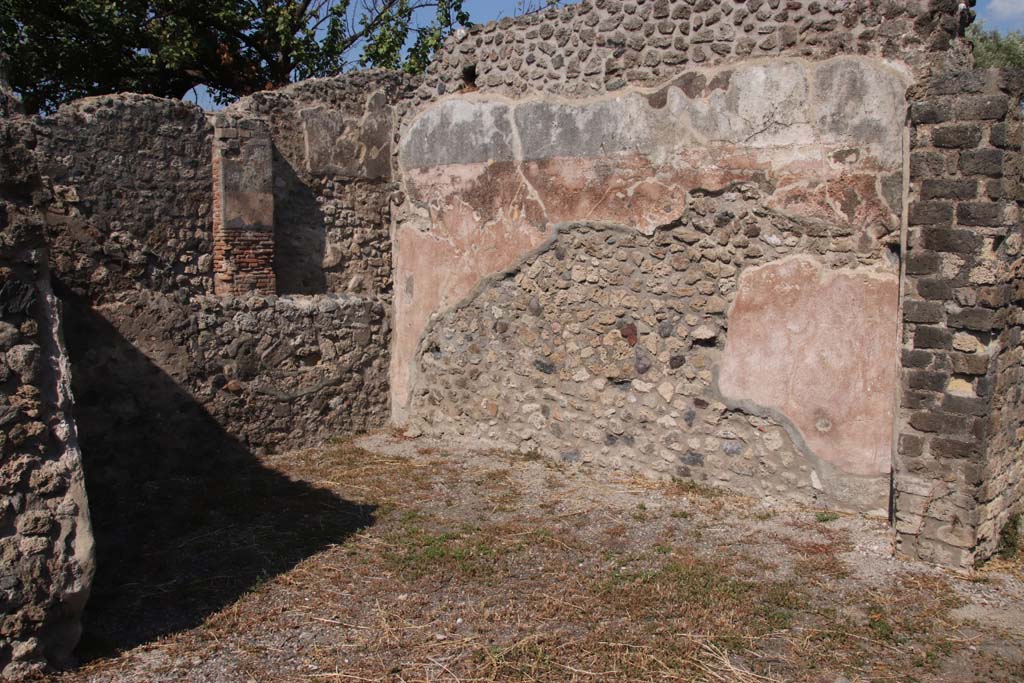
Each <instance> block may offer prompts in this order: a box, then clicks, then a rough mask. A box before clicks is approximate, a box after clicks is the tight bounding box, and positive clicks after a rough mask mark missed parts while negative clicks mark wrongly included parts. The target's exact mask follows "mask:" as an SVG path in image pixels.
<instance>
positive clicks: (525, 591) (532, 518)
mask: <svg viewBox="0 0 1024 683" xmlns="http://www.w3.org/2000/svg"><path fill="white" fill-rule="evenodd" d="M415 443H416V442H411V445H414V444H415ZM416 448H417V450H411V449H410V451H409V457H399V456H395V455H382V454H379V453H373V452H370V451H366V450H363V449H361V448H357V447H355V446H354V445H352V444H350V443H340V444H337V445H335V446H334V447H331V448H326V449H319V450H310V451H304V452H301V453H294V454H289V455H288V456H287V457H283V456H282V457H275V458H273V459H272V460H271V461H269V462H268V463H267V464H268V466H270V467H273V468H275V469H278V470H279V471H282V472H284V473H286V474H287V475H288V476H289V477H292V478H294V479H297V480H301V481H304V482H307V483H309V484H312V485H313V486H316V487H321V488H325V489H329V490H330V491H331V492H332V493H333V494H334V495H336V496H338V497H340V498H343V499H344V500H346V501H348V502H350V503H353V504H358V505H366V506H370V505H372V506H374V509H375V511H376V512H375V521H374V523H373V524H372V525H370V526H367V527H365V528H363V529H360V530H358V531H356V532H355V533H352V534H351V535H349V536H347V537H345V538H342V539H339V542H338V543H336V544H331V545H328V546H327V547H325V548H323V549H322V550H319V551H318V552H315V553H313V554H311V555H309V556H308V557H306V558H305V559H304V560H302V561H300V562H298V563H297V564H295V565H294V566H293V567H292V568H290V569H288V570H287V571H282V572H280V573H278V574H276V575H273V576H267V577H266V579H265V580H263V581H261V582H258V583H256V584H254V585H253V586H252V587H251V589H250V590H249V591H248V592H247V593H246V594H245V595H243V596H241V597H240V598H238V599H236V600H234V601H233V602H231V604H229V605H228V606H226V607H224V608H222V609H217V610H214V611H211V613H210V614H209V615H208V617H207V618H206V619H205V621H203V622H202V623H201V624H200V625H198V626H196V627H194V628H190V629H188V630H185V631H182V632H179V633H176V634H172V635H168V636H166V637H164V638H162V639H159V640H157V641H155V642H151V643H149V644H146V645H142V646H140V647H137V648H135V649H133V650H130V651H128V652H125V653H123V654H121V655H120V656H116V657H106V658H101V659H97V660H95V661H92V662H90V663H88V664H87V665H86V666H85V667H84V668H83V669H81V670H79V671H77V672H73V673H70V674H68V675H66V676H65V680H66V681H67V682H68V683H71V682H74V681H143V680H144V681H164V680H195V681H199V680H216V681H260V682H261V683H262V682H263V681H389V682H395V683H397V682H400V681H404V682H406V683H413V682H418V681H452V682H459V683H469V682H470V681H473V682H479V681H535V682H541V681H550V682H556V681H557V682H559V683H561V682H565V681H601V682H616V681H622V682H626V681H629V682H631V683H632V682H637V681H704V682H708V683H710V682H726V681H727V682H730V683H764V682H775V681H779V682H781V681H787V682H788V681H808V682H812V681H813V682H817V681H821V682H822V683H833V682H834V681H835V680H836V679H837V677H839V676H845V677H846V678H847V679H848V680H850V681H854V682H856V681H926V680H949V681H957V682H958V683H959V682H960V681H971V680H977V681H982V680H985V681H989V680H991V681H999V680H1003V681H1013V680H1024V664H1022V662H1024V653H1022V652H1021V651H1020V649H1018V650H1017V651H1016V655H1014V653H1010V655H1014V656H1017V655H1019V656H1020V658H1019V659H1016V660H1014V659H1013V658H1012V656H1011V657H1009V658H1007V657H1008V655H1007V653H1005V652H998V653H997V652H985V651H983V650H979V649H978V648H977V647H975V649H973V650H971V649H970V648H971V646H973V645H974V644H975V641H973V640H971V639H970V638H971V636H970V635H969V634H965V633H963V632H961V631H960V630H958V628H957V626H956V625H955V624H954V623H953V622H952V621H951V620H950V618H949V614H950V610H952V609H953V608H954V607H956V606H957V605H958V604H959V601H958V599H957V598H956V597H955V596H954V591H953V589H952V588H951V584H950V583H949V582H950V581H951V580H952V579H949V578H945V577H943V576H942V575H940V574H937V573H934V572H933V573H926V574H915V573H912V572H910V573H908V572H895V573H892V574H891V575H887V576H882V577H876V578H872V579H870V580H868V579H857V578H856V577H855V576H854V573H853V572H852V571H851V568H850V566H849V559H848V558H847V556H846V555H847V554H848V553H849V552H850V551H851V549H852V548H853V541H852V540H851V538H850V531H849V530H848V529H846V528H845V527H842V526H840V525H842V524H843V523H844V522H843V521H833V520H829V522H828V523H821V522H811V521H807V518H808V515H807V513H803V512H801V513H797V514H793V515H790V514H788V513H785V514H783V513H779V514H777V515H776V514H771V515H767V514H762V513H760V512H758V513H755V514H754V515H753V517H752V516H751V514H749V510H751V506H750V502H749V501H747V500H745V499H739V498H736V497H734V496H730V495H729V494H726V493H724V492H721V491H717V490H714V489H708V488H705V487H701V486H695V485H691V484H684V483H678V482H676V483H672V484H669V485H653V484H651V483H650V482H639V481H634V480H622V481H618V482H609V481H608V480H607V479H604V480H602V478H601V477H600V476H597V475H593V474H584V473H580V472H575V471H572V470H571V469H567V470H566V471H562V469H561V468H557V467H555V468H552V467H550V466H548V465H547V464H546V463H545V462H541V461H535V460H533V459H531V458H528V457H526V458H524V457H523V456H510V455H506V454H500V453H492V454H490V455H489V456H486V457H477V458H476V459H475V460H472V462H470V461H469V460H468V459H467V458H465V457H464V456H461V455H460V456H459V457H451V456H450V455H449V454H448V453H447V452H446V451H445V449H443V448H438V447H436V446H424V447H416ZM752 524H755V525H760V526H758V527H757V529H759V530H752V528H751V525H752ZM957 662H961V663H963V662H966V664H967V665H966V668H965V667H959V668H956V667H954V669H955V671H956V673H950V671H951V669H950V667H951V666H954V663H957ZM957 666H959V665H957ZM950 676H956V677H950ZM976 676H977V677H976ZM981 676H984V677H981ZM1000 676H1002V678H1000Z"/></svg>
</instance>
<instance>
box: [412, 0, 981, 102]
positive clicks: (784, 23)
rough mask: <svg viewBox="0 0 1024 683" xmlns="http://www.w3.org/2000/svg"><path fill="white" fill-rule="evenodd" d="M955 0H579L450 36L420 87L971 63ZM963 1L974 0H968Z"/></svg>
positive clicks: (557, 85)
mask: <svg viewBox="0 0 1024 683" xmlns="http://www.w3.org/2000/svg"><path fill="white" fill-rule="evenodd" d="M959 4H960V3H959V2H958V0H908V1H906V2H889V1H888V0H813V1H812V2H806V1H805V0H626V1H619V0H584V1H583V2H580V3H579V4H574V5H569V6H567V7H563V8H559V9H553V10H549V11H546V12H542V13H537V14H530V15H526V16H522V17H517V18H514V19H513V18H506V19H502V20H500V21H497V22H491V23H488V24H483V25H480V26H475V27H473V28H471V29H469V30H467V31H464V32H459V33H457V34H456V35H454V36H452V37H451V38H450V39H449V41H448V42H447V43H446V45H445V47H444V49H443V50H442V51H441V52H440V54H439V55H438V57H437V59H436V61H435V62H434V63H433V64H432V65H431V67H430V69H429V70H428V73H427V78H426V79H425V81H424V85H423V87H422V88H421V89H420V93H419V96H420V97H421V98H422V99H432V98H434V97H437V96H439V95H444V94H446V93H452V92H454V91H457V90H460V89H462V90H466V89H479V90H482V91H492V92H496V93H502V94H508V95H522V94H526V93H530V92H543V93H553V94H561V95H568V96H580V95H592V94H595V93H601V92H611V91H615V90H618V89H620V88H623V87H625V86H627V85H640V86H643V85H653V84H656V83H659V82H662V81H664V80H665V79H666V78H668V77H671V76H672V75H674V74H675V73H678V72H679V71H681V70H683V69H685V68H687V67H691V68H692V67H707V66H716V65H723V64H730V63H733V62H737V61H741V60H747V59H752V58H761V57H773V56H779V55H785V56H791V57H795V56H803V57H810V58H816V59H823V58H828V57H831V56H835V55H841V54H847V55H855V54H856V55H870V56H876V57H882V58H885V59H889V60H893V61H902V62H905V63H907V64H910V65H911V66H913V67H915V68H918V67H925V66H926V65H927V64H928V62H930V61H931V60H930V57H933V56H941V60H943V61H946V62H949V61H953V62H960V63H967V62H968V61H969V59H970V57H969V51H968V49H967V47H966V45H958V44H957V43H956V41H955V40H954V38H955V37H956V36H957V35H958V34H960V33H961V32H962V30H963V28H964V27H965V26H966V24H967V23H969V20H970V17H969V16H967V13H966V12H964V11H963V10H960V9H958V7H959ZM970 4H973V2H972V3H970Z"/></svg>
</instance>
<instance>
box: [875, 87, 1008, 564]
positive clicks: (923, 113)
mask: <svg viewBox="0 0 1024 683" xmlns="http://www.w3.org/2000/svg"><path fill="white" fill-rule="evenodd" d="M1022 85H1024V80H1022V77H1021V75H1020V74H1014V73H1009V72H999V71H994V70H993V71H984V70H976V71H972V70H964V71H959V72H953V73H940V74H936V76H935V77H934V78H933V79H931V80H929V81H927V82H925V83H924V84H922V86H921V88H920V89H919V91H918V92H917V93H915V101H914V102H913V104H912V106H911V110H910V118H911V122H912V124H913V132H912V150H913V151H912V155H911V160H910V163H911V168H910V197H911V200H912V203H911V205H910V213H909V225H910V231H909V235H908V243H907V247H908V251H907V261H906V277H905V282H904V302H903V309H904V313H903V319H904V324H905V329H904V335H903V336H904V351H903V366H904V371H903V397H902V408H903V410H902V420H901V430H900V438H899V449H898V454H899V459H898V467H897V476H896V478H895V491H896V500H895V515H896V517H895V520H896V531H897V538H898V541H899V545H900V550H901V551H902V552H904V553H906V554H908V555H912V556H915V557H921V558H924V559H928V560H931V561H936V562H941V563H943V564H954V565H962V566H970V565H971V564H973V563H974V562H975V560H976V559H978V558H983V557H986V556H987V555H989V554H991V551H992V550H993V548H994V546H995V543H996V541H997V538H998V534H999V530H1000V528H1001V524H1003V523H1005V521H1006V519H1007V516H1008V514H1009V510H1010V509H1012V508H1015V507H1016V506H1017V505H1018V503H1017V501H1018V500H1019V497H1020V495H1021V493H1022V490H1021V471H1020V470H1021V467H1022V466H1024V465H1022V461H1021V457H1020V456H1021V450H1020V435H1019V434H1018V433H1017V429H1018V424H1019V419H1020V418H1019V412H1017V408H1019V405H1020V404H1019V391H1020V389H1019V386H1018V387H1016V388H1014V387H1013V381H1014V379H1015V378H1017V377H1018V376H1019V374H1020V372H1019V369H1018V368H1017V365H1018V363H1017V360H1016V359H1017V355H1018V354H1019V340H1018V341H1014V337H1015V334H1014V331H1013V330H1014V329H1015V328H1016V327H1017V326H1018V325H1019V321H1017V320H1016V318H1017V316H1018V315H1019V314H1018V313H1017V311H1019V304H1018V303H1017V302H1015V297H1016V296H1017V294H1016V293H1014V291H1013V290H1014V284H1015V278H1016V277H1017V276H1016V275H1015V270H1014V268H1015V266H1013V264H1012V261H1013V260H1015V259H1016V258H1017V257H1018V254H1019V249H1020V245H1019V241H1020V234H1019V233H1020V220H1021V215H1020V208H1019V202H1020V199H1021V194H1020V172H1021V171H1020V163H1021V158H1020V147H1021V144H1020V133H1019V126H1020V123H1019V108H1018V106H1017V105H1018V102H1019V100H1020V89H1021V87H1022ZM1015 307H1016V308H1015Z"/></svg>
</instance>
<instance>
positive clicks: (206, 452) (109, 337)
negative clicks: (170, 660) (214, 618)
mask: <svg viewBox="0 0 1024 683" xmlns="http://www.w3.org/2000/svg"><path fill="white" fill-rule="evenodd" d="M63 300H64V326H65V338H66V343H67V347H68V352H69V355H70V356H71V361H72V368H73V389H74V392H75V397H76V409H75V418H76V421H77V424H78V429H79V438H80V442H81V446H82V453H83V460H84V469H85V475H86V488H87V492H88V495H89V506H90V511H91V513H92V520H93V527H94V533H95V536H96V549H97V574H96V579H95V583H94V588H93V593H92V597H91V599H90V601H89V604H88V606H87V609H86V614H85V623H84V627H85V633H84V635H83V638H82V642H81V645H80V646H79V655H80V657H81V658H82V659H85V660H88V659H94V658H97V657H102V656H108V655H111V654H113V653H114V652H116V651H118V650H122V649H126V648H130V647H133V646H135V645H139V644H141V643H145V642H148V641H151V640H153V639H156V638H159V637H160V636H163V635H166V634H169V633H173V632H176V631H180V630H182V629H187V628H190V627H193V626H196V625H198V624H199V623H201V622H202V621H203V620H204V619H205V618H206V617H207V616H209V615H210V614H212V613H214V612H216V611H217V610H219V609H221V608H223V607H225V606H226V605H228V604H230V603H232V602H233V601H235V600H236V599H237V598H238V597H240V596H241V595H242V594H244V593H245V592H247V591H249V590H251V589H253V588H254V587H256V586H257V585H258V584H260V582H262V581H264V580H266V579H268V578H270V577H273V576H275V575H277V574H280V573H282V572H285V571H287V570H289V569H291V568H292V567H294V566H295V565H296V564H297V563H298V562H300V561H302V560H303V559H305V558H307V557H309V556H310V555H312V554H314V553H316V552H318V551H320V550H322V549H324V548H326V547H328V546H330V545H332V544H336V543H340V542H342V541H343V540H344V539H345V538H346V537H347V536H348V535H350V534H351V533H353V532H355V531H357V530H359V529H361V528H363V527H366V526H368V525H370V524H372V523H373V521H374V516H373V515H374V508H373V507H372V506H365V505H356V504H353V503H350V502H348V501H345V500H343V499H340V498H338V497H337V496H335V495H334V494H332V493H331V492H329V491H326V490H323V489H318V488H315V487H311V486H309V485H307V484H304V483H300V482H295V481H292V480H290V479H288V478H287V477H285V476H283V475H281V474H279V473H277V472H275V471H273V470H270V469H267V468H266V467H264V466H262V465H261V463H260V462H259V460H258V459H257V458H256V457H255V456H254V455H253V454H252V453H250V452H249V450H248V449H247V448H245V446H244V445H243V444H241V443H239V442H238V441H237V440H236V439H234V438H233V437H232V436H231V435H230V434H228V433H226V432H225V431H224V430H223V429H221V427H220V426H219V425H218V424H217V423H216V422H215V421H214V420H213V419H212V418H211V417H210V416H209V415H208V414H207V413H206V412H205V411H204V410H203V408H202V406H201V405H199V404H198V403H197V402H196V401H195V400H194V399H193V398H192V396H190V395H189V393H188V392H187V391H185V390H184V389H183V388H182V387H181V386H179V385H178V384H177V383H176V382H175V381H174V380H173V379H172V378H171V377H170V376H168V375H167V374H166V373H165V372H163V371H162V370H161V369H160V368H159V367H157V366H156V365H155V364H153V363H152V362H151V361H150V360H149V359H148V358H146V357H145V356H144V355H143V354H142V353H140V352H139V351H138V350H137V349H136V348H135V347H134V346H132V344H130V343H129V342H128V341H126V340H125V339H124V338H123V337H122V336H121V335H120V334H119V332H118V330H117V329H116V328H115V327H114V326H112V325H111V324H110V323H109V322H108V321H106V320H105V319H104V318H103V317H102V316H100V315H99V314H98V313H96V311H94V310H93V309H92V308H91V307H90V306H89V305H88V303H87V302H84V301H81V300H76V299H74V298H72V297H68V296H64V297H63Z"/></svg>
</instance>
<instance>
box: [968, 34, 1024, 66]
mask: <svg viewBox="0 0 1024 683" xmlns="http://www.w3.org/2000/svg"><path fill="white" fill-rule="evenodd" d="M967 38H968V39H969V40H970V41H971V42H972V43H973V44H974V62H975V64H976V65H977V66H979V67H981V68H986V69H987V68H991V67H1010V68H1016V69H1024V33H1021V32H1019V31H1014V32H1011V33H1005V34H1002V33H999V32H998V31H989V30H986V29H985V26H984V25H983V24H981V23H976V24H972V25H971V26H969V27H968V28H967Z"/></svg>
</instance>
